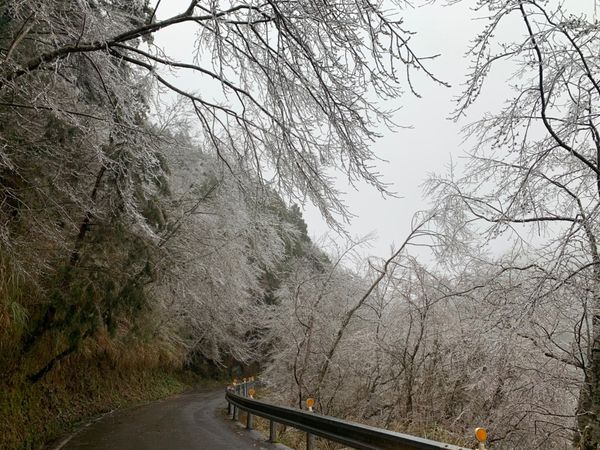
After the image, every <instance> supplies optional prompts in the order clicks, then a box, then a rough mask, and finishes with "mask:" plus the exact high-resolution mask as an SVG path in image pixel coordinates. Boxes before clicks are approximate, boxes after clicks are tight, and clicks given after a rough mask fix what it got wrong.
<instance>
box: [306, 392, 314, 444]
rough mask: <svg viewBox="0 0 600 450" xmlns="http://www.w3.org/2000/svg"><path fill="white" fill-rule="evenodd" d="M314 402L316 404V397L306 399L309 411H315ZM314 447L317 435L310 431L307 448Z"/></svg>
mask: <svg viewBox="0 0 600 450" xmlns="http://www.w3.org/2000/svg"><path fill="white" fill-rule="evenodd" d="M314 404H315V400H314V399H312V398H307V399H306V406H307V408H308V411H309V412H314V411H313V405H314ZM314 448H315V436H314V435H312V434H310V433H306V450H313V449H314Z"/></svg>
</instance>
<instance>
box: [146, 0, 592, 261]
mask: <svg viewBox="0 0 600 450" xmlns="http://www.w3.org/2000/svg"><path fill="white" fill-rule="evenodd" d="M594 2H595V0H567V2H566V3H567V4H569V5H570V6H573V7H574V6H575V5H577V9H579V7H580V6H583V5H585V8H586V9H587V11H588V12H589V13H593V10H594ZM413 3H416V2H413ZM474 3H475V2H474V1H472V0H464V1H462V2H460V3H458V4H454V5H451V6H444V5H443V4H442V2H438V3H436V4H433V5H426V6H424V7H413V8H411V7H407V8H405V9H404V10H403V12H402V16H403V17H404V19H405V27H406V28H407V29H409V30H411V31H414V32H416V33H417V34H416V35H415V36H414V37H413V39H412V41H411V44H412V45H411V48H412V49H413V50H414V51H415V52H416V53H417V54H421V55H425V56H427V55H432V54H438V53H439V54H440V56H439V57H438V58H437V59H436V60H434V61H431V63H430V68H431V70H432V71H433V72H434V73H435V75H436V76H438V77H439V78H441V79H443V80H444V81H446V82H448V83H450V84H451V87H450V88H446V87H442V86H440V85H437V84H435V83H433V82H432V81H430V80H428V79H426V78H425V77H417V78H415V80H414V81H415V85H416V88H417V90H418V92H419V94H421V98H416V97H415V96H413V95H412V94H410V93H408V92H407V93H406V94H405V95H404V96H403V97H401V98H398V99H397V100H396V104H395V105H394V106H397V107H400V108H401V109H400V111H399V112H398V113H397V114H396V122H397V123H398V124H401V125H404V126H410V127H412V128H411V129H399V130H396V131H394V132H391V131H386V130H382V132H383V133H384V136H383V138H381V139H380V140H379V141H377V142H376V143H374V144H373V145H374V150H375V153H376V154H377V155H378V156H379V157H380V158H381V159H383V160H386V161H387V163H380V164H378V167H377V169H378V171H379V172H380V173H381V174H382V176H383V179H384V181H386V182H388V183H390V184H391V185H392V187H391V190H393V191H394V192H396V193H397V194H398V196H399V198H387V199H383V198H382V197H381V196H380V194H379V193H378V192H377V191H376V190H375V189H371V188H369V187H367V186H362V187H360V188H359V189H358V190H354V189H352V188H350V187H348V186H345V185H344V184H340V186H339V188H340V189H341V190H343V191H345V192H346V193H347V194H346V196H345V201H346V203H347V205H348V206H349V209H350V211H351V212H352V213H353V214H354V215H355V217H354V218H353V219H352V221H351V223H350V224H349V225H348V227H347V229H348V231H349V233H350V235H351V236H353V237H362V236H365V235H367V234H370V233H374V234H375V235H376V238H375V239H374V240H373V241H372V246H371V248H370V249H368V251H367V253H369V254H372V255H376V256H381V257H385V256H388V255H389V253H390V247H391V246H392V245H393V244H394V243H396V244H398V243H400V242H402V241H403V240H404V238H405V237H406V235H407V233H408V231H409V227H410V220H411V217H412V216H413V214H414V213H415V212H417V211H419V210H422V209H425V208H427V207H428V202H427V200H426V199H424V198H423V195H422V184H423V182H424V181H425V180H426V178H427V176H428V175H429V174H431V173H433V172H436V173H440V172H444V171H446V169H447V167H448V165H449V163H450V161H451V159H452V160H453V161H454V162H455V163H458V164H459V165H460V162H461V158H462V157H463V156H464V155H465V151H467V150H469V148H470V145H469V144H463V143H462V136H461V133H460V129H461V128H462V127H463V126H464V125H466V124H467V123H468V121H469V119H468V118H467V119H466V120H463V121H460V122H459V123H455V122H453V121H450V120H448V116H449V115H450V114H451V112H452V110H453V108H454V101H453V99H455V98H456V97H457V96H458V95H459V94H460V92H461V85H462V83H463V82H464V81H465V77H466V74H467V71H468V67H469V63H470V61H469V59H468V58H465V53H466V51H467V49H468V47H469V43H470V41H471V39H473V38H474V37H475V36H476V35H477V34H478V33H479V32H480V31H481V30H482V29H483V27H484V26H485V19H482V13H480V12H475V11H473V9H472V8H471V6H473V5H474ZM186 4H187V2H177V1H173V2H164V5H161V8H160V9H159V11H158V16H159V17H162V18H165V17H167V16H170V15H173V14H176V13H179V12H181V10H182V9H184V8H185V5H186ZM569 5H568V6H569ZM522 25H523V24H522V23H521V22H519V21H517V20H515V21H514V30H512V29H507V30H506V31H507V33H513V32H514V33H518V34H523V33H524V31H525V30H524V29H522ZM509 28H510V26H509ZM505 29H506V27H505ZM187 31H189V33H188V32H187ZM187 31H186V29H185V28H182V27H173V28H168V29H167V30H165V31H164V32H160V33H158V34H157V36H156V43H157V44H158V45H159V46H161V47H163V48H164V49H165V50H166V53H167V54H169V55H170V56H172V57H175V58H181V59H183V60H185V59H189V55H190V54H191V53H192V49H193V40H192V39H190V37H191V36H193V33H194V28H193V27H192V26H190V28H188V29H187ZM182 37H185V38H182ZM509 72H510V67H506V66H505V67H500V70H497V71H496V72H495V73H494V74H493V77H492V78H490V79H489V80H488V81H487V88H486V89H485V90H484V95H483V96H482V98H480V101H479V103H478V105H477V106H476V107H475V108H473V109H472V110H471V113H470V114H471V116H470V117H471V119H473V118H475V117H477V115H479V114H481V113H482V112H484V111H488V110H494V109H495V108H497V107H498V106H499V105H500V104H501V103H502V102H503V101H504V99H505V98H506V96H507V95H508V94H509V91H508V88H507V85H506V83H505V77H506V76H507V75H508V74H509ZM179 81H180V82H183V83H184V85H185V84H187V85H188V87H197V86H194V80H193V79H185V77H182V79H180V80H179ZM192 90H193V89H192ZM304 217H305V220H306V222H307V223H308V227H309V233H310V234H311V235H312V236H313V237H314V238H315V239H318V238H319V237H320V236H322V235H324V234H326V233H328V232H329V230H328V227H327V225H326V224H325V222H324V221H323V220H322V218H321V216H320V215H319V212H318V210H317V209H316V208H314V207H311V206H310V205H308V206H306V208H305V210H304Z"/></svg>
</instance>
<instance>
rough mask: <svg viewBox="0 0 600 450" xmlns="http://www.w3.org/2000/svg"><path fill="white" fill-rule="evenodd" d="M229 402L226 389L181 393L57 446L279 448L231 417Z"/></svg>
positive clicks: (70, 449) (80, 449)
mask: <svg viewBox="0 0 600 450" xmlns="http://www.w3.org/2000/svg"><path fill="white" fill-rule="evenodd" d="M226 406H227V402H226V401H225V396H224V393H223V391H222V390H219V391H218V392H215V391H211V392H192V393H186V394H181V395H178V396H175V397H171V398H169V399H166V400H161V401H157V402H152V403H150V404H147V405H143V406H138V407H134V408H129V409H126V410H123V411H118V412H115V413H112V414H108V415H106V416H104V417H102V418H101V419H100V420H98V421H96V422H94V423H92V424H91V425H89V426H87V427H85V428H83V429H82V430H80V431H79V432H78V433H76V434H75V435H73V436H72V437H70V438H69V439H68V440H67V441H63V442H62V443H61V444H59V445H58V446H56V447H54V450H200V449H202V450H233V449H256V450H259V449H275V448H280V447H277V446H275V445H271V444H269V443H267V442H265V441H264V438H263V439H260V440H259V439H256V433H251V432H248V431H246V430H245V429H243V428H242V427H240V426H238V425H236V424H234V423H233V422H232V421H231V420H228V419H227V418H226V416H225V415H224V413H223V411H224V410H225V408H226ZM253 436H254V437H253Z"/></svg>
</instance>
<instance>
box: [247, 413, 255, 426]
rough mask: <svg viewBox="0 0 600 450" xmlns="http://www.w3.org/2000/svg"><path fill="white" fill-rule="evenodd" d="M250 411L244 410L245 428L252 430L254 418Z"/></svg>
mask: <svg viewBox="0 0 600 450" xmlns="http://www.w3.org/2000/svg"><path fill="white" fill-rule="evenodd" d="M253 417H254V416H252V414H251V413H250V411H246V429H247V430H252V429H253V428H254V420H253Z"/></svg>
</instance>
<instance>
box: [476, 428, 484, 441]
mask: <svg viewBox="0 0 600 450" xmlns="http://www.w3.org/2000/svg"><path fill="white" fill-rule="evenodd" d="M475 437H476V438H477V440H478V441H479V442H485V441H487V430H486V429H485V428H475Z"/></svg>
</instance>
